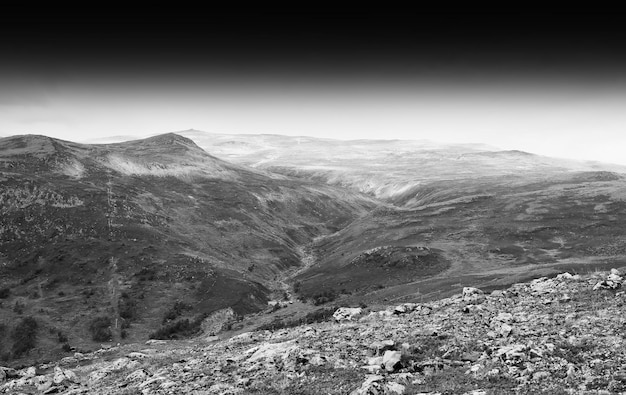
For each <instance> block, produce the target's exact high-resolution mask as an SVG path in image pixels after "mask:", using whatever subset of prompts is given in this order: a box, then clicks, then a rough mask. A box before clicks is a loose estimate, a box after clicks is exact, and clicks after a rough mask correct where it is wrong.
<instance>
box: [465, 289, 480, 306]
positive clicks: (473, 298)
mask: <svg viewBox="0 0 626 395" xmlns="http://www.w3.org/2000/svg"><path fill="white" fill-rule="evenodd" d="M484 299H485V293H484V292H483V291H482V290H480V289H478V288H474V287H464V288H463V301H464V302H467V303H473V304H476V303H480V302H482V301H483V300H484Z"/></svg>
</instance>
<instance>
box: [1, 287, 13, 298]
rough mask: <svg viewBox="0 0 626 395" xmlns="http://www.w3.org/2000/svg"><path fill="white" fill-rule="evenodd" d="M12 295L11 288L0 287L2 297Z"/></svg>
mask: <svg viewBox="0 0 626 395" xmlns="http://www.w3.org/2000/svg"><path fill="white" fill-rule="evenodd" d="M9 296H11V288H0V299H6V298H8V297H9Z"/></svg>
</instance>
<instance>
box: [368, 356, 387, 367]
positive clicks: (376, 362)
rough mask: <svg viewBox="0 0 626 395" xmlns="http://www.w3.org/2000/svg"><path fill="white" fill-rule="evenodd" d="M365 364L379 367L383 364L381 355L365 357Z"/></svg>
mask: <svg viewBox="0 0 626 395" xmlns="http://www.w3.org/2000/svg"><path fill="white" fill-rule="evenodd" d="M367 364H368V365H369V366H378V367H380V366H381V365H382V364H383V357H371V358H368V359H367Z"/></svg>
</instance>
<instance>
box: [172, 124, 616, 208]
mask: <svg viewBox="0 0 626 395" xmlns="http://www.w3.org/2000/svg"><path fill="white" fill-rule="evenodd" d="M178 133H179V134H180V135H182V136H185V137H188V138H190V139H192V140H194V141H195V142H196V143H197V144H198V145H199V146H201V147H202V148H204V149H206V150H207V151H209V152H211V153H213V154H214V155H216V156H217V157H220V158H222V159H225V160H228V161H230V162H234V163H240V164H245V165H248V166H251V167H254V168H256V169H264V170H269V171H272V172H275V173H280V174H284V175H289V176H296V177H300V178H307V179H311V180H316V181H323V182H326V183H328V184H332V185H338V186H343V187H348V188H351V189H354V190H357V191H359V192H363V193H368V194H370V195H372V196H375V197H377V198H379V199H384V200H386V201H389V202H391V203H393V204H395V205H402V206H404V205H406V204H407V203H408V204H409V205H410V204H411V201H410V200H411V199H410V198H409V196H411V195H417V194H419V191H422V190H424V189H429V186H430V185H431V184H432V183H440V182H442V181H445V182H456V181H461V182H463V181H467V180H472V181H473V180H476V179H489V178H491V179H494V177H504V176H515V175H520V174H521V175H523V176H524V177H532V178H544V177H546V176H549V175H559V174H561V173H563V172H580V171H611V172H621V173H626V166H619V165H611V164H603V163H597V162H589V161H586V162H583V161H574V160H567V159H557V158H550V157H544V156H539V155H534V154H530V153H525V152H521V151H502V150H498V149H497V148H494V147H490V146H486V145H480V144H443V143H435V142H431V141H428V140H350V141H344V140H333V139H319V138H312V137H293V136H279V135H227V134H214V133H205V132H200V131H196V130H190V131H182V132H178Z"/></svg>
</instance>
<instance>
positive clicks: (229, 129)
mask: <svg viewBox="0 0 626 395" xmlns="http://www.w3.org/2000/svg"><path fill="white" fill-rule="evenodd" d="M162 11H163V10H162ZM109 12H110V11H109ZM149 16H150V18H145V19H143V20H140V19H137V18H136V16H133V15H129V16H127V17H121V16H120V15H119V14H117V13H113V14H107V13H103V14H102V15H101V14H98V16H95V15H86V16H85V15H81V17H80V18H70V17H65V19H63V18H62V19H61V20H58V21H57V22H56V23H54V24H53V23H52V22H50V21H49V20H48V19H45V18H39V19H38V18H34V20H30V19H29V20H28V21H29V22H28V23H26V22H24V21H23V20H21V19H19V18H18V19H17V22H16V24H15V26H4V27H3V31H2V33H3V36H4V37H5V39H3V40H1V41H0V46H1V48H0V49H2V52H3V53H4V54H5V56H4V59H3V63H2V65H0V135H15V134H43V135H48V136H51V137H57V138H62V139H65V140H72V141H85V140H89V139H95V138H101V137H107V136H117V135H131V136H145V135H150V134H159V133H169V132H176V131H181V130H186V129H196V130H200V131H204V132H209V133H228V134H256V133H264V134H282V135H291V136H296V135H297V136H312V137H320V138H334V139H342V140H346V139H406V140H419V139H428V140H432V141H437V142H443V143H477V144H488V145H493V146H496V147H499V148H501V149H505V150H512V149H515V150H521V151H527V152H532V153H536V154H540V155H547V156H554V157H563V158H572V159H580V160H597V161H601V162H608V163H617V164H623V165H626V156H624V155H623V154H622V152H621V151H622V147H626V133H624V132H625V129H626V127H625V126H626V111H624V109H626V61H625V58H624V55H623V54H622V52H623V51H621V50H620V48H622V44H623V43H622V41H623V40H622V38H623V35H621V31H620V30H619V29H621V27H619V26H618V23H616V22H619V21H617V19H611V18H610V17H608V16H586V17H583V16H572V15H565V16H558V15H547V16H536V15H535V16H532V15H518V16H516V15H488V14H487V15H474V14H468V15H463V14H461V15H459V14H437V15H429V14H415V15H375V14H371V15H370V14H360V13H356V14H337V15H334V14H323V15H320V14H316V15H302V14H297V15H288V14H276V15H270V16H258V17H255V16H251V15H246V14H242V15H237V16H233V15H228V16H223V15H214V16H210V17H208V19H204V16H202V17H198V16H196V17H194V16H193V15H191V16H190V15H185V16H184V17H182V16H178V15H174V16H169V15H167V13H165V12H161V13H160V14H159V13H158V12H157V14H155V15H152V14H150V15H149ZM24 20H26V19H24ZM22 22H24V23H25V26H22V25H21V24H20V23H22ZM599 27H602V29H599ZM6 37H10V38H9V39H7V38H6Z"/></svg>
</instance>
